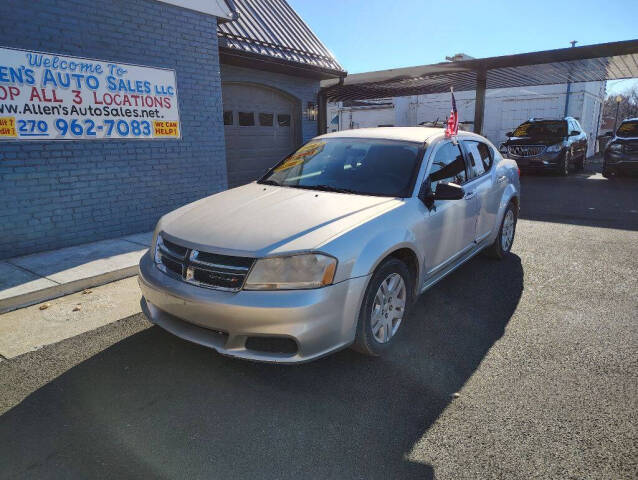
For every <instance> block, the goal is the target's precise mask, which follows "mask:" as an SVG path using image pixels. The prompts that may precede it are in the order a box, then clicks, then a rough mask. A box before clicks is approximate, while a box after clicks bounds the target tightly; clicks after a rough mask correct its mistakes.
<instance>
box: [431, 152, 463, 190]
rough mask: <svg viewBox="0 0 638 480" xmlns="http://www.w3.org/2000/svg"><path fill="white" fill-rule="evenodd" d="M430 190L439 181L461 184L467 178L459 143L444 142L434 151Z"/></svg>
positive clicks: (434, 187) (433, 188)
mask: <svg viewBox="0 0 638 480" xmlns="http://www.w3.org/2000/svg"><path fill="white" fill-rule="evenodd" d="M430 180H431V181H432V187H431V188H432V191H434V190H435V189H436V185H437V184H438V183H439V182H450V183H456V184H458V185H461V184H463V183H465V181H466V180H467V175H466V172H465V161H464V160H463V153H462V152H461V148H460V147H459V145H454V144H453V143H452V142H446V143H444V144H443V145H441V147H440V148H439V149H438V150H437V151H436V153H435V154H434V158H433V159H432V167H431V168H430Z"/></svg>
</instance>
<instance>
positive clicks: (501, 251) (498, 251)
mask: <svg viewBox="0 0 638 480" xmlns="http://www.w3.org/2000/svg"><path fill="white" fill-rule="evenodd" d="M510 213H511V217H508V215H510ZM517 217H518V215H517V211H516V205H514V202H510V203H509V205H508V206H507V209H506V210H505V213H504V214H503V220H502V221H501V227H500V228H499V229H498V236H497V237H496V239H495V240H494V243H492V245H490V246H489V247H487V248H486V249H485V250H484V252H485V254H486V255H487V256H488V257H492V258H496V259H497V260H501V259H503V258H504V257H505V255H507V254H508V253H509V251H510V250H511V248H512V244H513V243H514V235H515V234H516V220H517ZM510 221H511V222H513V223H512V224H511V233H510V225H509V222H510ZM506 223H508V225H506ZM504 229H507V230H508V232H507V235H508V237H509V240H508V242H505V241H504V240H503V231H504Z"/></svg>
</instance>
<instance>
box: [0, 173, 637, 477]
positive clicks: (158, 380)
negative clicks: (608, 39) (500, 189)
mask: <svg viewBox="0 0 638 480" xmlns="http://www.w3.org/2000/svg"><path fill="white" fill-rule="evenodd" d="M522 191H523V197H522V198H523V200H522V210H521V218H520V220H519V223H518V228H517V233H516V240H515V243H514V246H513V253H512V254H511V255H509V256H508V257H507V258H506V259H505V260H504V261H502V262H497V261H493V260H490V259H487V258H484V257H477V258H475V259H473V260H472V261H471V262H469V263H468V264H467V265H465V266H464V267H462V268H461V269H460V270H458V271H457V272H455V273H454V274H452V275H451V276H449V277H448V278H446V279H445V280H443V281H442V282H441V283H440V284H438V285H437V286H435V287H434V288H432V289H431V290H429V291H428V292H427V293H426V294H425V295H423V296H422V297H421V298H420V299H419V301H418V304H417V306H416V308H415V309H414V311H413V313H412V315H411V317H410V318H409V319H408V322H407V323H406V325H405V328H404V329H403V331H402V333H401V334H400V337H399V339H398V344H397V345H396V348H395V351H394V352H393V354H392V355H391V356H388V357H386V358H379V359H372V358H367V357H363V356H360V355H358V354H356V353H354V352H352V351H349V350H346V351H342V352H339V353H337V354H335V355H332V356H330V357H327V358H325V359H322V360H319V361H316V362H313V363H309V364H305V365H300V366H277V365H265V364H256V363H249V362H244V361H238V360H232V359H227V358H224V357H221V356H219V355H217V354H215V353H214V352H212V351H210V350H207V349H205V348H202V347H199V346H197V345H192V344H189V343H186V342H184V341H182V340H179V339H177V338H175V337H173V336H171V335H170V334H168V333H165V332H163V331H162V330H160V329H159V328H157V327H151V326H150V325H149V324H148V322H146V320H145V319H144V318H143V317H142V316H141V315H136V316H133V317H129V318H127V319H123V320H121V321H119V322H117V323H113V324H110V325H107V326H105V327H103V328H101V329H99V330H95V331H92V332H89V333H86V334H83V335H81V336H78V337H74V338H71V339H68V340H65V341H63V342H61V343H58V344H55V345H50V346H47V347H44V348H43V349H41V350H38V351H35V352H32V353H28V354H25V355H22V356H20V357H17V358H15V359H12V360H4V361H0V408H2V410H1V411H2V416H1V417H0V452H1V453H0V477H2V478H224V479H226V478H247V477H249V476H250V477H253V478H268V479H271V478H272V479H274V478H313V479H315V478H317V479H319V478H361V479H376V478H379V479H386V478H387V479H403V478H420V479H424V478H425V479H427V478H437V479H465V478H467V479H486V478H507V479H513V478H525V479H529V478H539V479H540V478H542V479H548V478H552V479H554V478H559V479H566V478H574V479H575V478H578V479H580V478H592V479H593V478H636V476H637V475H638V413H637V412H638V355H637V352H638V295H637V292H638V275H637V273H636V272H637V271H638V179H614V180H605V179H603V178H602V177H601V176H600V175H599V174H595V173H593V172H587V173H582V174H578V175H572V176H570V177H568V178H561V177H554V176H548V175H543V176H524V177H523V178H522ZM455 392H458V393H459V396H458V398H453V396H452V394H454V393H455Z"/></svg>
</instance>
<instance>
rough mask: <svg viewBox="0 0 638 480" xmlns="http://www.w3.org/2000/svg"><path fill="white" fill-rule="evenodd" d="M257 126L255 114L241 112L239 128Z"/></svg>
mask: <svg viewBox="0 0 638 480" xmlns="http://www.w3.org/2000/svg"><path fill="white" fill-rule="evenodd" d="M253 125H255V114H254V113H253V112H239V126H240V127H252V126H253Z"/></svg>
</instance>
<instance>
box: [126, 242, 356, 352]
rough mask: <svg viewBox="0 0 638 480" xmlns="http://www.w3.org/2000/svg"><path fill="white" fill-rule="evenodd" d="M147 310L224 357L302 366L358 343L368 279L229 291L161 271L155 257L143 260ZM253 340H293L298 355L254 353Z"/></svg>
mask: <svg viewBox="0 0 638 480" xmlns="http://www.w3.org/2000/svg"><path fill="white" fill-rule="evenodd" d="M139 270H140V271H139V284H140V288H141V289H142V294H143V296H144V298H143V299H142V308H143V311H144V313H145V314H146V316H147V317H148V319H149V320H150V321H151V322H153V323H155V324H156V325H159V326H160V327H162V328H164V329H165V330H168V331H169V332H171V333H173V334H174V335H177V336H178V337H180V338H183V339H184V340H188V341H191V342H194V343H198V344H200V345H204V346H207V347H210V348H213V349H215V350H217V351H218V352H219V353H221V354H224V355H229V356H234V357H240V358H245V359H249V360H257V361H265V362H279V363H298V362H303V361H308V360H313V359H315V358H318V357H321V356H324V355H327V354H328V353H331V352H333V351H335V350H338V349H341V348H344V347H346V346H348V345H349V344H351V343H352V342H353V341H354V336H355V331H356V325H357V318H358V315H359V307H360V305H361V301H362V298H363V294H364V291H365V288H366V285H367V282H368V278H369V277H368V276H365V277H358V278H352V279H349V280H346V281H343V282H340V283H338V284H335V285H330V286H328V287H324V288H318V289H313V290H287V291H248V290H241V291H239V292H225V291H221V290H212V289H208V288H203V287H198V286H195V285H191V284H187V283H185V282H182V281H180V280H177V279H175V278H172V277H170V276H168V275H166V274H164V273H163V272H161V271H160V270H159V269H158V268H157V267H156V266H155V264H154V262H153V260H152V258H151V257H150V254H148V253H147V254H146V255H144V257H142V260H141V261H140V267H139ZM250 337H276V338H282V337H283V338H290V339H293V340H294V341H295V342H296V344H297V351H296V353H279V352H266V351H258V350H253V349H250V348H247V347H246V341H247V339H248V338H250Z"/></svg>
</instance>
